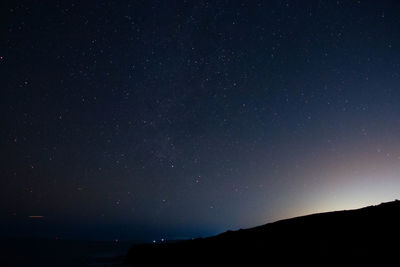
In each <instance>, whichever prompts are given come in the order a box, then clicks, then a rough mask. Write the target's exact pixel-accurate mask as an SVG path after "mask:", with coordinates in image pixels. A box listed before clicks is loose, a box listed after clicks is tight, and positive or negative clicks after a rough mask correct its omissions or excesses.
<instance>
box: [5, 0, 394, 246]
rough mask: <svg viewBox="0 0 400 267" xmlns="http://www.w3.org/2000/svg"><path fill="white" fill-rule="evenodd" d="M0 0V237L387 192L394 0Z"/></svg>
mask: <svg viewBox="0 0 400 267" xmlns="http://www.w3.org/2000/svg"><path fill="white" fill-rule="evenodd" d="M8 2H9V3H7V1H4V2H2V5H3V6H2V7H1V28H0V30H1V38H0V78H1V87H0V88H1V89H0V114H1V115H0V148H1V149H0V218H1V221H0V237H4V236H14V237H15V236H17V237H48V238H55V237H56V236H58V237H60V238H64V239H68V238H78V239H107V240H108V239H115V238H118V239H129V240H153V239H161V238H169V239H176V238H192V237H199V236H209V235H213V234H217V233H220V232H223V231H226V230H228V229H232V230H235V229H239V228H248V227H253V226H257V225H260V224H264V223H267V222H271V221H274V220H278V219H283V218H289V217H293V216H298V215H304V214H309V213H313V212H322V211H331V210H338V209H351V208H358V207H362V206H366V205H371V204H378V203H380V202H383V201H390V200H394V199H395V198H400V16H399V14H400V2H399V1H372V0H370V1H350V0H349V1H322V0H320V1H308V0H307V1H305V0H304V1H261V2H259V1H215V2H214V1H210V2H207V1H8ZM216 2H217V3H216ZM31 216H43V217H31Z"/></svg>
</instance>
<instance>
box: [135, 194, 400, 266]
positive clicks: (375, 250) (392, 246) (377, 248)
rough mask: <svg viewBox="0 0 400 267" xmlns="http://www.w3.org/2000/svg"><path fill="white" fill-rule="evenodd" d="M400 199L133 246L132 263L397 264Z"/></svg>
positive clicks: (195, 264)
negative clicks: (207, 236) (237, 229)
mask: <svg viewBox="0 0 400 267" xmlns="http://www.w3.org/2000/svg"><path fill="white" fill-rule="evenodd" d="M399 229H400V201H397V200H396V201H393V202H388V203H382V204H380V205H378V206H370V207H366V208H362V209H357V210H349V211H337V212H328V213H320V214H313V215H308V216H303V217H297V218H293V219H287V220H282V221H278V222H274V223H269V224H266V225H263V226H259V227H255V228H251V229H246V230H239V231H228V232H225V233H223V234H220V235H217V236H213V237H209V238H204V239H195V240H188V241H181V242H177V243H166V244H165V243H164V244H143V245H135V246H133V247H132V248H131V249H130V251H129V253H128V256H127V260H128V262H129V263H130V264H132V265H133V266H338V267H339V266H400V245H399V244H400V234H399V233H400V230H399Z"/></svg>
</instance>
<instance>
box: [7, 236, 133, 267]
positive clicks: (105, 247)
mask: <svg viewBox="0 0 400 267" xmlns="http://www.w3.org/2000/svg"><path fill="white" fill-rule="evenodd" d="M0 241H1V245H0V255H1V258H0V266H7V267H8V266H10V267H11V266H127V265H124V264H123V263H124V256H125V255H126V253H127V252H128V250H129V248H130V246H131V245H132V244H133V242H115V241H75V240H40V239H3V240H0Z"/></svg>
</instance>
